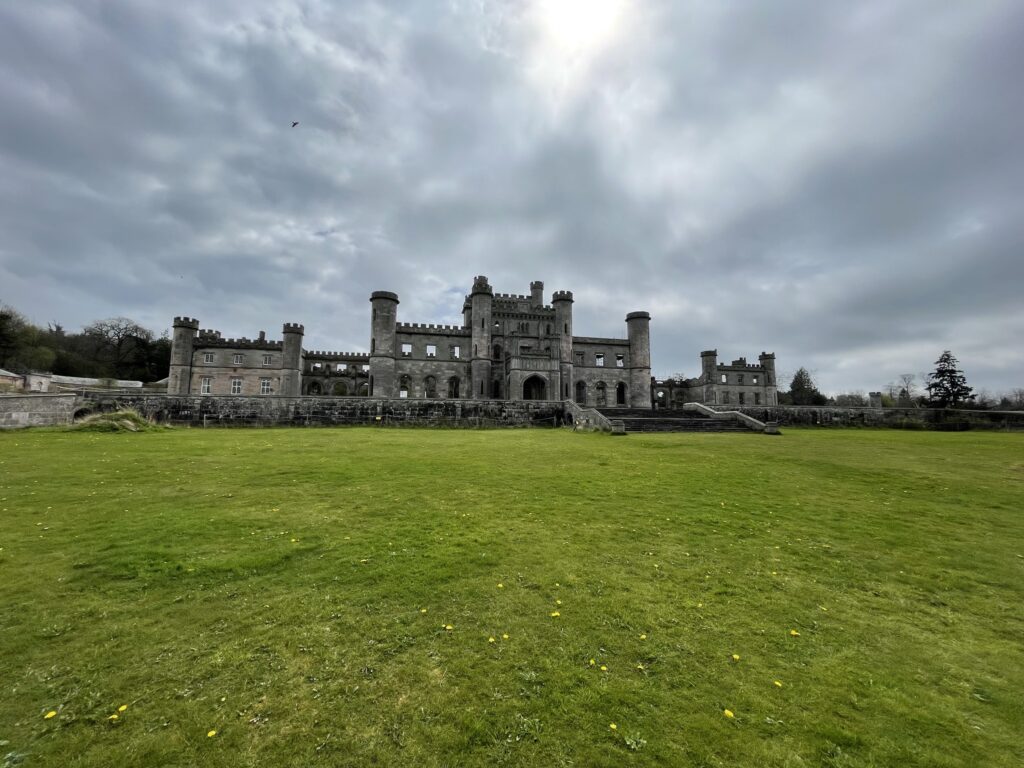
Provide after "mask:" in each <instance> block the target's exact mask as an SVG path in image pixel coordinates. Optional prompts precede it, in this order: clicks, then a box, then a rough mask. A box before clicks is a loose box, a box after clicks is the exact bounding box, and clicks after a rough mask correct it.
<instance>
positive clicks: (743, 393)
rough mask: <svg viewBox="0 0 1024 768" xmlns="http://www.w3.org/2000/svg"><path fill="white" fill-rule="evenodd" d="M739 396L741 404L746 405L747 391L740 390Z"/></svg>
mask: <svg viewBox="0 0 1024 768" xmlns="http://www.w3.org/2000/svg"><path fill="white" fill-rule="evenodd" d="M739 398H740V405H745V404H746V393H745V392H740V394H739Z"/></svg>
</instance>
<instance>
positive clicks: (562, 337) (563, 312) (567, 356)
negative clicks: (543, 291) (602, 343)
mask: <svg viewBox="0 0 1024 768" xmlns="http://www.w3.org/2000/svg"><path fill="white" fill-rule="evenodd" d="M551 303H552V304H553V305H554V307H555V331H556V332H557V334H558V359H559V361H560V362H559V366H558V368H559V373H560V374H561V377H560V378H561V379H562V391H561V393H560V395H561V397H560V398H559V399H561V400H571V399H572V396H573V389H572V388H573V383H574V379H575V376H574V372H573V359H572V291H555V293H554V295H552V297H551Z"/></svg>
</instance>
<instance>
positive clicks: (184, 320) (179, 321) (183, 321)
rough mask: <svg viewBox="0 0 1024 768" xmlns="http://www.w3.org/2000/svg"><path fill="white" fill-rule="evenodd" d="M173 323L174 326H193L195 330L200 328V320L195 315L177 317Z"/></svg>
mask: <svg viewBox="0 0 1024 768" xmlns="http://www.w3.org/2000/svg"><path fill="white" fill-rule="evenodd" d="M171 325H172V327H174V328H191V329H192V330H194V331H198V330H199V321H198V320H196V319H195V318H194V317H176V318H174V322H173V323H172V324H171Z"/></svg>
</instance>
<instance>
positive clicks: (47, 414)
mask: <svg viewBox="0 0 1024 768" xmlns="http://www.w3.org/2000/svg"><path fill="white" fill-rule="evenodd" d="M74 412H75V396H74V395H44V394H39V395H0V429H14V428H17V427H55V426H60V425H63V424H70V423H71V418H72V415H73V414H74Z"/></svg>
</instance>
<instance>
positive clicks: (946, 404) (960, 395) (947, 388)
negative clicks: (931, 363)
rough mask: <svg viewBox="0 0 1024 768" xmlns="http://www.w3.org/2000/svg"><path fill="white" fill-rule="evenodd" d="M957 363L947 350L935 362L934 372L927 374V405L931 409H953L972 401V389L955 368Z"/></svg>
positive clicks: (962, 373) (965, 378)
mask: <svg viewBox="0 0 1024 768" xmlns="http://www.w3.org/2000/svg"><path fill="white" fill-rule="evenodd" d="M959 364H960V363H959V361H957V359H956V358H955V357H953V353H952V352H950V351H949V350H948V349H947V350H946V351H945V352H943V353H942V356H941V357H939V359H938V360H936V361H935V370H934V371H932V372H931V373H929V374H928V384H927V386H925V389H927V390H928V404H929V405H930V406H932V407H933V408H951V407H953V408H955V407H956V406H958V405H960V404H962V403H966V402H967V401H969V400H973V399H974V397H975V396H974V395H973V394H971V393H972V392H973V391H974V390H973V387H969V386H967V377H966V376H964V372H963V371H961V370H960V369H959V368H957V366H958V365H959Z"/></svg>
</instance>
